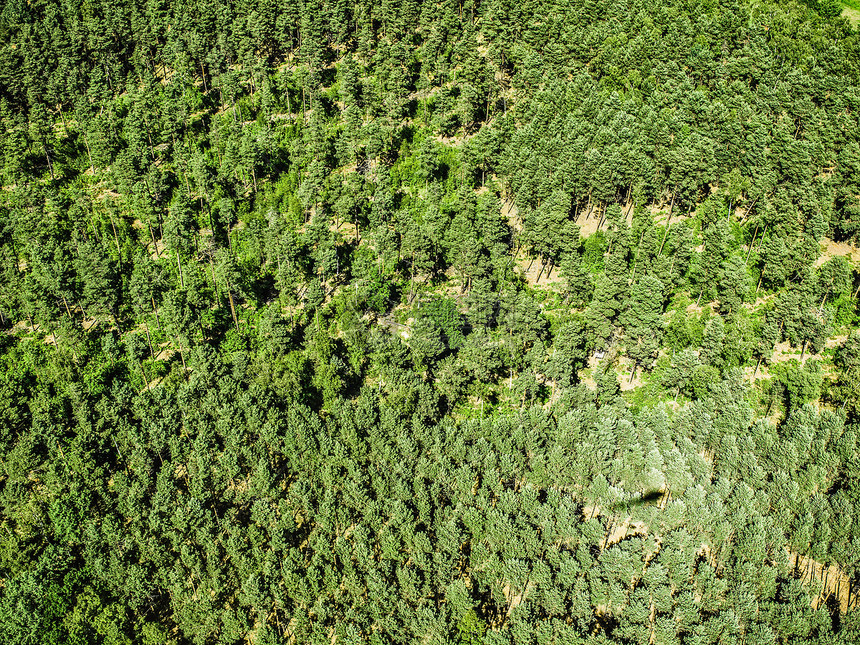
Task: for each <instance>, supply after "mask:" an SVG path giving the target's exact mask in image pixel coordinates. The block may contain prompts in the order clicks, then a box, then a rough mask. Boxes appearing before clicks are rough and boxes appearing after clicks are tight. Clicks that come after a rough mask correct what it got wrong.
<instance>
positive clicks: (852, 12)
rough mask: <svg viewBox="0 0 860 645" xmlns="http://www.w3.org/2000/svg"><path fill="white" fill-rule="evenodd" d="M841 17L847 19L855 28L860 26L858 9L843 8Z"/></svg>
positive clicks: (859, 10) (859, 11)
mask: <svg viewBox="0 0 860 645" xmlns="http://www.w3.org/2000/svg"><path fill="white" fill-rule="evenodd" d="M842 16H843V17H845V18H847V19H848V22H850V23H851V24H852V25H854V26H855V27H856V26H857V25H860V9H854V8H853V7H849V6H843V8H842Z"/></svg>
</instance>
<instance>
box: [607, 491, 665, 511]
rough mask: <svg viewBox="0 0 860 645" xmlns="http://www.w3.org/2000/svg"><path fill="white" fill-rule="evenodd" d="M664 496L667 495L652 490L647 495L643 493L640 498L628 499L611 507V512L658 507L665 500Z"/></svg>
mask: <svg viewBox="0 0 860 645" xmlns="http://www.w3.org/2000/svg"><path fill="white" fill-rule="evenodd" d="M663 495H665V493H664V492H663V491H661V490H657V489H654V490H650V491H648V492H647V493H643V494H642V495H640V496H639V497H634V498H632V499H628V500H626V501H624V502H617V503H615V504H613V505H612V506H610V507H609V508H610V510H612V512H618V511H622V510H629V509H631V508H641V507H643V506H652V505H656V504H657V503H659V502H660V500H661V499H663Z"/></svg>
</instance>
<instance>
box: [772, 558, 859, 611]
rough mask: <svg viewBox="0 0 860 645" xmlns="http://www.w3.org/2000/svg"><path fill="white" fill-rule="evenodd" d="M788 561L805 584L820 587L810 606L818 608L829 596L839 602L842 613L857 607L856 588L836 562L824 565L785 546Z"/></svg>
mask: <svg viewBox="0 0 860 645" xmlns="http://www.w3.org/2000/svg"><path fill="white" fill-rule="evenodd" d="M785 550H786V552H787V553H788V562H789V565H790V566H791V568H792V570H793V571H794V574H795V575H796V576H798V577H799V578H800V581H801V582H803V583H805V584H814V585H816V586H818V587H819V588H820V591H819V592H818V595H816V596H815V598H814V599H813V600H812V607H813V608H814V609H818V608H819V607H821V605H823V604H825V603H827V602H828V601H829V600H830V599H831V598H832V599H834V600H835V601H836V602H837V603H838V604H839V611H840V612H842V613H843V614H844V613H845V612H847V611H848V610H849V609H856V608H857V607H858V591H860V589H858V588H857V587H856V586H855V587H854V588H853V589H852V585H851V579H850V578H849V577H848V576H847V575H846V574H845V572H844V571H842V568H841V567H840V566H839V565H837V564H831V565H830V566H828V567H825V566H824V565H823V564H821V563H820V562H817V561H815V560H813V559H812V558H808V557H806V556H805V555H800V554H799V553H793V552H792V551H791V550H789V549H788V547H786V549H785Z"/></svg>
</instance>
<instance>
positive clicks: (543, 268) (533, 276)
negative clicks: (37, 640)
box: [516, 252, 564, 288]
mask: <svg viewBox="0 0 860 645" xmlns="http://www.w3.org/2000/svg"><path fill="white" fill-rule="evenodd" d="M516 262H517V266H518V267H519V273H520V275H522V277H523V279H524V280H525V281H526V284H528V285H529V286H530V287H544V288H552V287H558V286H560V285H562V284H563V283H564V278H562V277H561V275H560V274H559V272H558V267H550V266H549V264H547V265H544V264H543V262H542V261H541V259H540V258H530V257H529V256H527V255H526V254H525V253H522V252H520V253H518V254H517V259H516Z"/></svg>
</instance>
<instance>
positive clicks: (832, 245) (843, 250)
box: [815, 237, 860, 267]
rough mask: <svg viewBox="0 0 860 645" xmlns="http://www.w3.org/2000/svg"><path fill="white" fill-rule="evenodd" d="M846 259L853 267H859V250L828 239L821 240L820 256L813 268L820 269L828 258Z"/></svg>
mask: <svg viewBox="0 0 860 645" xmlns="http://www.w3.org/2000/svg"><path fill="white" fill-rule="evenodd" d="M840 256H841V257H847V258H848V260H849V261H850V262H851V263H852V264H854V265H860V249H858V248H857V247H856V246H853V245H851V244H848V243H847V242H834V241H833V240H831V239H830V238H828V237H824V238H822V239H821V255H820V256H818V259H817V260H816V261H815V266H816V267H820V266H821V265H822V264H824V263H825V262H827V261H828V260H829V259H830V258H835V257H840Z"/></svg>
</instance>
